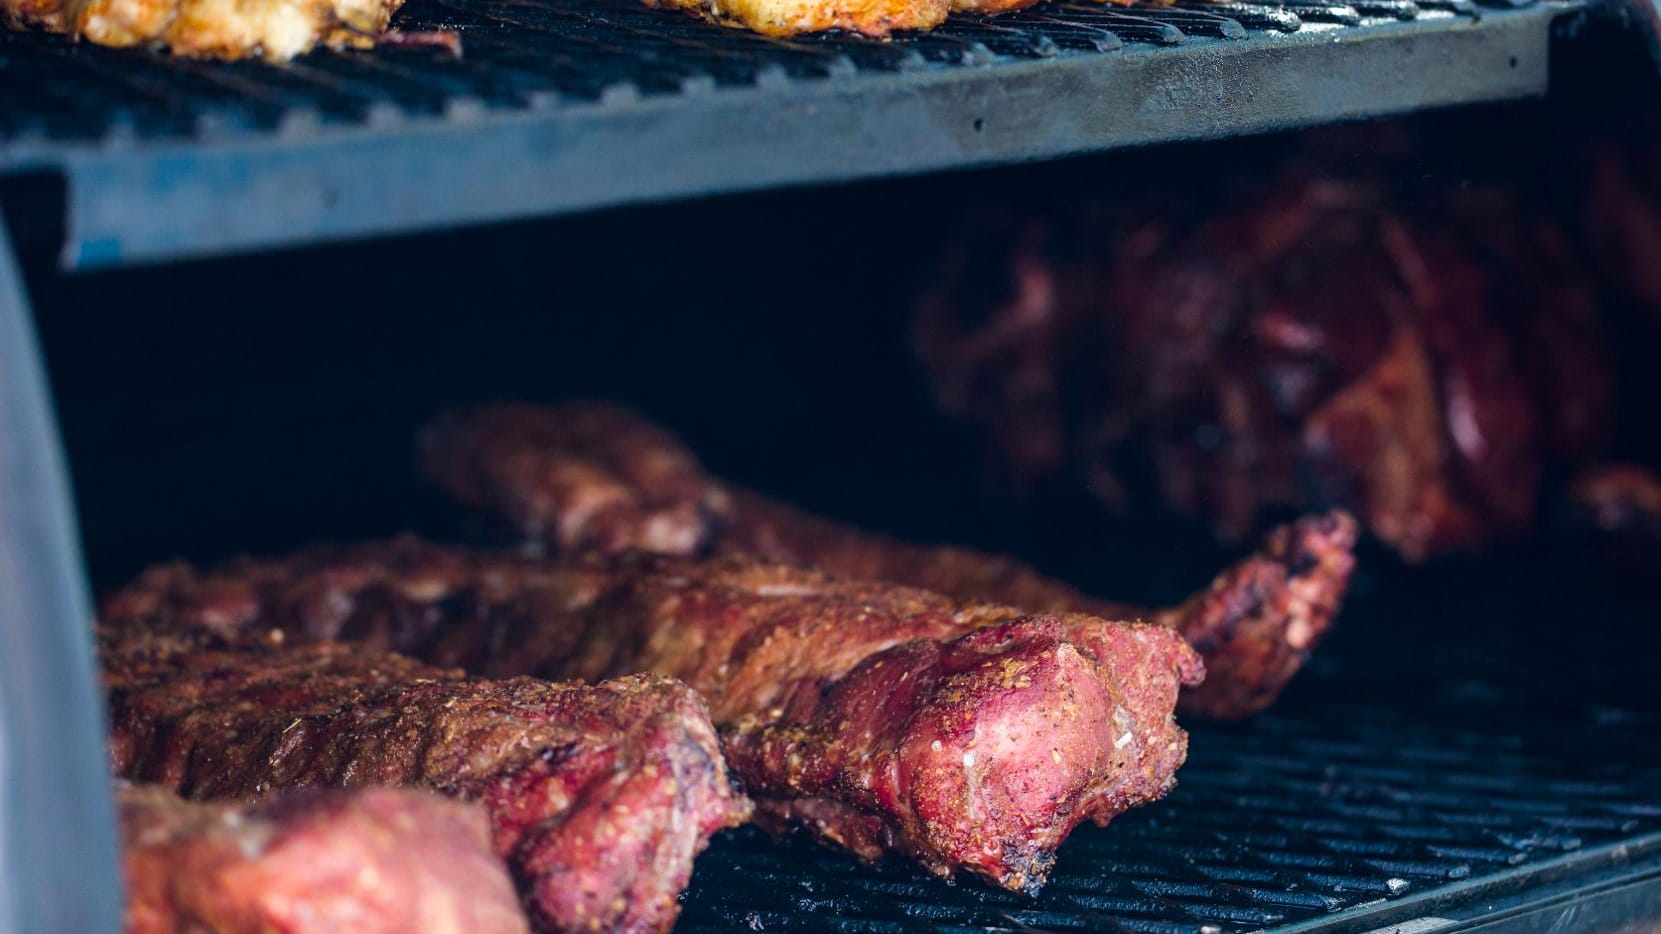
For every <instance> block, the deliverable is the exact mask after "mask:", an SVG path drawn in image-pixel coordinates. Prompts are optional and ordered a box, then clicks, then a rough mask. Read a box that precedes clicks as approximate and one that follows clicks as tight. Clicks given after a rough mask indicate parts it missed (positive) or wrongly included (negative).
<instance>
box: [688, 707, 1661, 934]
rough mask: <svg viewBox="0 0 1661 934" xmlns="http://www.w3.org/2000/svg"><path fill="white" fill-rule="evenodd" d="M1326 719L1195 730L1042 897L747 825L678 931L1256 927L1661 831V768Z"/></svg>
mask: <svg viewBox="0 0 1661 934" xmlns="http://www.w3.org/2000/svg"><path fill="white" fill-rule="evenodd" d="M1332 716H1333V715H1332V713H1331V712H1330V711H1327V712H1323V715H1322V716H1321V717H1319V718H1317V717H1310V718H1298V717H1291V716H1283V715H1272V716H1268V717H1264V718H1260V719H1259V720H1258V721H1256V722H1254V723H1252V724H1251V725H1249V726H1244V727H1237V728H1200V729H1195V730H1193V731H1192V733H1193V744H1192V752H1191V756H1190V759H1189V763H1188V765H1186V766H1185V767H1184V768H1183V770H1182V771H1181V773H1180V776H1179V777H1180V780H1181V784H1180V787H1179V788H1178V789H1177V790H1176V791H1175V792H1173V793H1172V794H1171V796H1170V797H1169V798H1167V799H1166V800H1165V801H1163V802H1161V803H1159V804H1157V805H1153V806H1151V807H1147V808H1143V809H1140V810H1137V811H1133V812H1131V813H1130V814H1127V815H1126V816H1124V817H1122V818H1120V819H1119V820H1118V821H1116V822H1115V823H1114V824H1113V826H1112V827H1110V828H1108V829H1106V830H1098V829H1096V828H1094V827H1087V828H1081V829H1080V830H1079V831H1078V832H1076V833H1075V834H1074V835H1073V837H1072V838H1070V839H1069V841H1068V843H1067V845H1066V846H1065V847H1064V848H1063V850H1062V851H1061V858H1060V861H1059V863H1058V865H1057V868H1056V872H1055V874H1054V876H1053V878H1052V881H1051V883H1050V885H1049V887H1048V888H1046V889H1045V890H1044V893H1043V894H1042V895H1041V896H1040V897H1039V898H1037V899H1036V900H1029V899H1026V898H1023V897H1021V896H1017V895H1012V894H1008V893H1004V892H1000V891H995V890H993V889H991V888H989V887H988V886H985V885H980V884H977V883H972V882H970V883H963V884H957V885H950V884H946V883H942V882H939V881H936V880H933V879H931V878H928V877H926V876H923V875H922V874H920V873H918V872H916V871H914V870H911V869H909V868H907V867H905V866H902V865H895V864H884V865H881V866H876V867H857V866H855V865H853V864H852V863H851V862H850V861H849V860H847V859H845V858H843V857H841V856H838V855H836V854H832V853H828V852H821V851H819V850H817V849H814V848H812V847H810V846H808V845H807V844H805V843H800V844H795V845H787V846H777V845H775V844H773V843H772V842H770V841H769V840H767V839H766V838H765V837H764V836H763V835H761V834H760V833H759V832H754V831H746V832H741V833H735V834H731V835H729V836H728V837H726V838H724V839H722V840H720V841H718V842H717V844H716V845H715V846H714V847H712V849H711V851H710V852H709V853H708V854H706V855H705V856H704V857H702V858H701V861H700V863H699V868H698V874H697V877H696V879H695V880H694V885H693V888H692V890H691V892H690V893H689V894H688V896H687V899H686V906H685V914H684V918H683V921H682V923H681V927H680V930H682V931H726V930H733V929H735V928H738V929H744V928H748V929H753V930H768V931H773V930H777V931H842V932H873V934H874V932H904V931H916V930H922V929H927V930H941V931H970V930H974V931H1033V930H1040V931H1079V930H1091V931H1110V932H1112V931H1127V932H1150V934H1164V932H1173V934H1174V932H1189V934H1195V932H1211V934H1220V932H1229V931H1252V930H1258V929H1261V928H1273V927H1277V926H1281V925H1288V924H1295V923H1298V922H1309V921H1312V920H1318V919H1322V918H1327V917H1329V916H1332V915H1334V914H1335V913H1338V912H1342V911H1344V910H1346V909H1362V910H1365V909H1366V908H1369V907H1375V906H1378V905H1379V904H1380V903H1381V902H1383V903H1386V904H1387V903H1388V902H1390V901H1394V900H1399V899H1401V898H1404V897H1409V896H1413V895H1422V894H1426V893H1430V892H1433V891H1435V890H1437V889H1440V888H1445V887H1448V886H1450V885H1451V884H1454V883H1461V882H1467V881H1470V882H1477V881H1481V880H1482V879H1484V878H1488V877H1496V876H1499V875H1500V874H1502V873H1506V872H1507V871H1510V870H1517V869H1526V868H1527V867H1530V866H1533V865H1538V864H1541V863H1543V862H1545V861H1547V860H1550V859H1552V858H1554V857H1562V856H1565V855H1567V854H1574V853H1577V852H1583V851H1587V850H1590V849H1591V848H1593V847H1597V846H1600V845H1604V844H1609V843H1615V842H1618V841H1631V840H1633V839H1635V838H1641V837H1643V836H1644V835H1646V834H1653V833H1656V832H1658V831H1661V767H1657V766H1655V765H1634V764H1630V763H1625V764H1623V763H1620V762H1617V761H1611V762H1607V763H1602V764H1598V763H1589V762H1586V761H1584V760H1583V759H1577V758H1574V757H1564V756H1562V755H1559V754H1554V753H1553V752H1551V751H1549V750H1548V749H1547V748H1546V747H1547V746H1549V745H1550V744H1549V742H1548V743H1546V744H1541V743H1535V742H1531V741H1530V740H1529V739H1528V738H1525V737H1524V736H1521V735H1518V734H1517V733H1515V732H1497V731H1496V732H1485V731H1473V730H1460V729H1451V728H1433V727H1424V726H1419V725H1414V724H1412V723H1410V722H1408V721H1406V720H1404V719H1403V718H1402V717H1401V715H1399V714H1397V713H1394V712H1392V711H1389V710H1386V709H1366V708H1358V709H1354V710H1349V711H1344V712H1343V716H1342V718H1341V719H1334V718H1332ZM1588 728H1589V727H1588V726H1587V725H1586V724H1581V725H1580V726H1579V727H1578V731H1579V732H1580V733H1582V734H1584V733H1585V731H1586V730H1587V729H1588ZM1593 729H1595V728H1593ZM1603 739H1606V740H1607V739H1610V737H1604V738H1603ZM1598 745H1599V746H1600V747H1601V748H1605V749H1607V750H1609V752H1610V753H1611V754H1612V755H1620V754H1621V753H1622V752H1623V747H1624V750H1625V751H1630V749H1631V748H1634V747H1630V746H1624V744H1622V743H1620V742H1599V743H1598ZM1368 926H1369V927H1370V925H1368Z"/></svg>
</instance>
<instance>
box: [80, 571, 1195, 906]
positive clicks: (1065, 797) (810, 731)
mask: <svg viewBox="0 0 1661 934" xmlns="http://www.w3.org/2000/svg"><path fill="white" fill-rule="evenodd" d="M103 614H104V618H105V619H108V620H117V619H169V620H173V621H175V625H178V624H186V625H187V626H196V627H199V628H202V629H207V630H213V631H220V632H226V631H257V632H264V633H267V634H268V637H269V638H275V639H277V640H278V641H280V642H286V643H289V644H292V643H294V642H298V641H306V640H319V639H324V640H326V639H337V638H338V639H343V640H358V641H360V642H362V643H364V644H365V645H366V646H367V647H373V648H377V649H381V648H389V649H395V650H398V651H403V652H409V653H411V654H415V655H418V656H420V657H423V658H426V659H429V660H431V661H433V662H434V663H436V664H443V665H459V666H462V667H465V668H467V669H468V670H471V671H474V672H477V673H480V674H482V675H485V676H488V677H512V676H517V675H524V674H532V675H537V676H541V677H550V678H573V677H574V678H584V679H595V678H602V677H613V676H617V675H620V674H623V673H626V672H634V671H649V672H655V673H657V674H660V675H667V676H671V677H677V678H680V679H681V680H683V681H685V682H686V683H687V684H689V685H691V686H692V687H693V688H694V689H696V690H698V691H699V692H700V693H701V694H702V695H703V696H704V697H705V698H706V699H707V701H708V703H709V705H710V712H711V717H712V719H713V720H714V722H715V724H716V727H717V729H718V730H719V731H720V734H721V739H722V744H723V747H724V749H725V751H726V754H727V757H728V761H729V763H730V764H731V767H732V769H733V772H734V773H735V774H736V775H737V776H738V777H739V778H740V779H742V780H743V782H744V784H745V788H746V790H747V791H748V792H749V794H750V795H751V797H753V798H754V799H755V800H756V805H757V815H756V816H757V819H758V821H759V822H760V823H762V824H763V825H764V826H766V827H768V828H769V829H771V830H773V831H775V832H783V831H785V830H787V829H792V828H794V829H800V830H804V831H806V832H807V833H809V834H811V835H813V836H814V837H816V838H818V839H819V840H821V841H823V842H826V843H829V844H833V845H838V846H841V847H845V848H846V849H848V850H851V851H853V852H854V853H856V854H858V855H859V856H861V857H863V858H866V859H876V858H878V857H880V856H882V855H884V854H889V853H894V854H902V855H906V856H909V857H911V858H912V859H914V860H916V861H917V862H918V863H920V864H921V865H923V866H924V867H926V868H928V869H929V870H931V871H933V872H935V873H936V874H939V875H941V876H946V877H951V876H954V875H957V874H959V873H963V872H967V873H972V874H975V875H979V876H981V877H983V878H985V879H988V880H990V881H992V882H994V883H996V884H998V885H1001V886H1004V887H1007V888H1010V889H1013V890H1019V891H1026V892H1036V891H1037V890H1038V889H1039V888H1040V887H1041V886H1042V884H1043V883H1044V881H1045V878H1046V876H1047V873H1048V871H1049V868H1050V866H1051V864H1052V863H1053V861H1054V854H1055V849H1056V848H1057V847H1058V846H1059V845H1060V844H1061V842H1062V840H1063V839H1065V837H1066V836H1067V835H1068V833H1070V832H1071V830H1072V829H1073V828H1074V827H1075V826H1077V825H1078V824H1079V823H1081V822H1083V821H1086V820H1091V821H1094V822H1096V823H1098V824H1106V823H1107V822H1108V821H1109V820H1110V819H1112V818H1113V817H1115V816H1117V815H1119V814H1121V813H1123V812H1124V811H1126V810H1128V809H1130V808H1132V807H1135V806H1137V805H1140V804H1144V803H1147V802H1150V801H1154V800H1157V799H1158V798H1160V797H1162V796H1163V795H1165V794H1166V793H1167V792H1168V791H1169V790H1170V789H1171V788H1172V787H1173V786H1174V784H1175V772H1176V770H1177V768H1178V767H1179V766H1180V765H1181V764H1182V762H1183V759H1184V758H1185V756H1186V754H1187V736H1186V734H1185V733H1184V732H1183V731H1182V730H1181V729H1180V728H1178V727H1177V725H1176V723H1175V721H1174V717H1173V711H1174V707H1175V703H1176V697H1177V692H1178V689H1179V687H1180V686H1181V685H1185V684H1194V683H1196V682H1197V681H1198V680H1199V679H1200V677H1201V676H1202V674H1203V668H1202V665H1201V663H1200V660H1199V657H1198V656H1197V655H1196V654H1195V653H1194V652H1193V650H1192V649H1190V648H1189V647H1188V645H1187V644H1186V643H1185V642H1184V641H1183V640H1182V639H1181V638H1180V637H1179V636H1177V635H1176V634H1175V633H1174V632H1173V631H1171V630H1170V629H1168V628H1166V627H1162V626H1157V625H1149V624H1135V623H1116V622H1108V621H1105V620H1101V619H1097V618H1095V617H1090V616H1084V615H1079V614H1037V615H1027V614H1023V613H1022V612H1021V611H1018V610H1014V609H1010V608H1007V607H1000V606H996V605H991V604H975V603H965V602H960V601H956V600H953V599H950V598H947V597H943V596H940V595H938V594H934V593H931V592H928V591H923V590H917V589H912V588H908V587H902V586H898V585H893V584H881V583H869V582H858V581H847V580H842V579H837V578H832V577H829V576H827V575H825V574H823V573H820V572H817V571H810V570H803V569H799V568H793V567H787V566H782V565H768V564H762V563H759V562H757V561H755V560H754V559H751V558H746V557H738V556H729V557H723V558H716V559H697V560H693V559H676V558H664V557H654V556H643V555H628V556H621V557H616V558H601V557H598V556H588V557H586V558H578V559H563V560H561V559H535V558H527V557H518V556H508V555H501V554H483V553H476V552H468V551H462V550H457V549H451V548H444V547H440V546H435V545H430V544H427V543H424V542H421V541H418V540H415V539H410V538H404V539H398V540H394V541H391V542H383V543H376V544H369V545H361V546H357V547H349V548H336V549H319V550H314V551H311V552H305V553H302V554H300V555H297V556H293V557H289V558H283V559H276V560H265V561H250V560H243V561H240V562H233V563H232V564H230V565H228V566H226V567H224V568H221V569H219V570H217V571H211V572H200V571H196V570H193V569H191V568H189V567H186V566H183V565H171V566H163V567H159V568H155V569H152V570H151V571H149V572H147V573H146V574H144V575H143V576H141V577H140V578H139V579H138V580H137V581H136V582H134V583H133V584H132V585H131V586H129V587H128V588H127V589H125V590H124V591H121V592H119V593H117V594H114V595H112V596H111V597H110V598H109V599H108V600H106V602H105V605H104V610H103ZM164 696H165V695H164ZM250 752H251V753H254V756H253V757H254V758H255V759H256V760H257V759H258V758H259V757H260V756H261V755H263V754H264V751H263V749H260V750H250ZM233 761H236V760H235V759H234V758H233Z"/></svg>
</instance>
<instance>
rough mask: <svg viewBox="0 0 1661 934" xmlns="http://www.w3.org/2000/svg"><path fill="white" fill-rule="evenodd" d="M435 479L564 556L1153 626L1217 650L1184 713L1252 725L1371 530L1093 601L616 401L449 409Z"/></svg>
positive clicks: (1305, 531) (1322, 529) (1283, 535)
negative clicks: (830, 512)
mask: <svg viewBox="0 0 1661 934" xmlns="http://www.w3.org/2000/svg"><path fill="white" fill-rule="evenodd" d="M420 446H421V453H422V465H423V469H424V470H425V472H426V473H427V475H428V476H429V477H430V478H431V479H432V480H433V481H434V482H435V483H436V484H437V485H438V486H439V487H441V488H442V489H444V490H445V491H446V492H447V493H449V494H450V495H451V496H453V497H454V498H455V499H456V500H457V501H459V502H460V503H462V504H463V505H464V506H467V507H470V508H473V509H476V510H479V511H482V512H484V513H486V514H488V515H490V516H492V517H494V518H496V519H499V520H505V521H506V522H507V523H509V524H511V526H512V527H513V528H514V529H515V530H516V531H517V533H518V534H520V535H522V536H523V537H524V538H525V539H526V540H528V541H531V542H534V543H538V544H540V545H542V546H545V547H546V548H548V549H549V550H551V551H553V552H555V553H559V554H581V553H585V552H591V551H592V552H599V553H602V554H615V553H619V552H623V551H630V550H638V551H644V552H649V553H655V554H668V555H681V556H701V555H732V554H747V555H754V556H756V557H758V558H761V559H763V560H766V561H769V562H773V563H778V564H788V565H793V566H797V567H811V568H817V569H819V570H823V571H826V572H828V573H831V574H835V575H837V576H839V577H846V578H853V579H861V580H883V581H892V582H894V583H899V584H905V585H908V586H912V587H920V588H924V589H927V590H933V591H936V592H939V593H942V594H946V595H948V596H951V597H955V598H957V599H960V600H965V601H986V602H992V603H999V604H1004V605H1008V606H1014V607H1019V608H1021V609H1023V610H1027V611H1030V612H1046V613H1052V612H1054V613H1066V612H1074V613H1085V614H1089V615H1091V616H1098V617H1102V618H1104V619H1144V620H1148V621H1151V622H1155V623H1158V624H1160V625H1163V626H1168V627H1171V628H1173V629H1175V630H1177V631H1178V632H1180V633H1181V634H1182V635H1183V637H1184V638H1186V639H1187V640H1188V641H1189V643H1190V644H1191V645H1193V646H1194V648H1195V649H1197V650H1198V651H1199V653H1200V655H1201V656H1202V657H1203V658H1204V659H1205V667H1206V672H1207V677H1206V680H1205V683H1204V684H1203V685H1201V686H1199V687H1197V688H1194V689H1192V690H1190V691H1188V692H1186V693H1185V694H1184V695H1183V698H1182V707H1181V709H1182V712H1183V713H1184V714H1185V715H1191V716H1197V717H1202V718H1209V719H1238V718H1241V717H1245V716H1249V715H1251V714H1254V713H1257V712H1258V711H1260V710H1262V709H1263V708H1265V707H1267V706H1269V705H1270V704H1271V703H1273V702H1274V701H1275V699H1276V698H1277V697H1279V696H1280V694H1281V692H1282V690H1284V688H1285V687H1286V684H1287V682H1288V681H1290V680H1291V678H1292V676H1293V675H1294V674H1296V673H1297V671H1298V670H1299V669H1300V668H1301V667H1303V664H1304V662H1305V661H1306V660H1307V659H1308V657H1309V653H1310V652H1311V651H1313V650H1314V648H1315V646H1316V645H1317V644H1318V643H1319V642H1320V640H1321V638H1322V637H1323V636H1324V635H1325V634H1326V632H1327V630H1328V628H1330V626H1331V625H1332V621H1333V618H1334V617H1335V616H1336V614H1337V612H1338V610H1339V607H1340V604H1341V603H1342V600H1343V595H1344V591H1345V589H1346V588H1347V587H1348V584H1349V577H1350V573H1351V571H1352V570H1353V568H1354V563H1355V562H1354V556H1353V549H1354V547H1355V540H1356V525H1355V522H1354V520H1352V519H1351V518H1350V517H1349V516H1348V515H1346V514H1344V513H1337V512H1334V513H1326V514H1320V515H1314V516H1309V517H1305V518H1303V519H1300V520H1298V521H1296V522H1293V523H1291V524H1290V525H1286V526H1282V527H1280V528H1278V529H1275V530H1273V531H1272V532H1271V533H1270V534H1269V535H1268V537H1267V539H1266V541H1265V543H1264V546H1263V547H1262V548H1261V549H1260V550H1259V551H1258V552H1257V553H1255V554H1253V555H1251V556H1249V557H1247V558H1246V559H1244V560H1242V561H1240V562H1239V563H1237V564H1235V565H1234V566H1233V567H1230V568H1228V569H1226V570H1225V571H1223V572H1222V573H1221V574H1220V575H1218V576H1217V578H1216V579H1215V580H1214V581H1213V582H1212V584H1211V586H1210V587H1208V588H1206V589H1205V590H1202V591H1200V592H1199V593H1197V594H1195V595H1194V596H1192V597H1190V598H1189V599H1188V600H1186V601H1184V602H1182V603H1181V604H1179V605H1177V606H1175V607H1165V608H1148V607H1137V606H1130V605H1126V604H1122V603H1116V602H1112V601H1108V600H1102V599H1099V598H1096V597H1093V596H1089V595H1086V594H1084V593H1082V592H1080V591H1079V590H1077V589H1075V588H1073V587H1071V586H1069V585H1067V584H1065V583H1063V582H1061V581H1058V580H1056V579H1054V578H1051V577H1046V576H1045V575H1043V574H1040V573H1039V572H1038V571H1037V570H1036V569H1034V568H1033V567H1031V566H1030V565H1027V564H1025V563H1023V562H1020V561H1017V560H1015V559H1013V558H1009V557H1005V556H1000V555H992V554H986V553H984V552H977V551H971V550H969V549H964V548H952V547H942V546H925V545H915V544H910V543H906V542H901V541H896V540H894V539H891V538H888V537H886V536H883V535H878V534H875V533H871V532H866V531H863V530H860V529H856V528H852V527H850V526H847V525H843V524H841V523H838V522H835V521H832V520H829V519H825V518H822V517H819V516H814V515H810V514H808V513H806V512H803V511H801V510H798V509H795V508H793V507H791V506H789V505H786V504H784V503H780V502H778V501H776V500H773V499H770V498H768V497H766V496H763V495H761V494H759V493H754V492H751V491H747V490H742V489H735V488H732V487H729V486H727V485H725V484H723V483H721V482H720V481H718V480H715V479H713V478H711V477H709V476H708V475H706V474H705V472H704V470H703V467H702V466H701V465H700V464H699V462H698V460H697V458H696V457H695V456H694V455H693V454H692V452H691V451H689V450H688V449H687V448H686V446H685V445H684V444H682V443H681V441H680V439H679V438H677V437H675V436H674V435H673V434H672V433H670V432H669V431H667V430H666V429H664V428H662V427H660V426H658V425H655V424H653V423H652V422H650V421H648V420H646V419H645V418H642V417H641V416H639V415H638V414H636V413H634V412H631V411H629V410H628V409H624V408H621V407H618V406H614V405H608V404H603V403H576V404H569V405H555V406H532V405H518V404H499V405H489V406H482V407H479V408H475V409H470V410H464V411H457V412H452V413H449V414H447V415H444V416H441V417H440V418H439V419H437V420H436V421H435V422H434V423H433V424H432V425H430V426H429V427H428V428H427V429H426V430H425V431H423V432H422V437H421V445H420Z"/></svg>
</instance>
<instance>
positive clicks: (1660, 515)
mask: <svg viewBox="0 0 1661 934" xmlns="http://www.w3.org/2000/svg"><path fill="white" fill-rule="evenodd" d="M1565 499H1566V505H1567V507H1568V508H1567V510H1566V513H1567V515H1566V518H1567V519H1568V524H1569V531H1570V533H1571V534H1572V535H1574V537H1575V544H1576V545H1579V546H1582V547H1585V548H1587V549H1588V550H1590V551H1592V552H1594V553H1596V554H1597V555H1598V556H1599V557H1601V558H1602V559H1603V560H1605V561H1608V562H1610V563H1612V564H1614V565H1616V566H1617V567H1621V568H1624V569H1626V570H1628V571H1632V572H1636V574H1637V575H1639V576H1640V578H1641V579H1644V580H1648V581H1651V582H1655V581H1661V474H1657V473H1656V472H1655V471H1654V470H1651V469H1650V468H1648V467H1641V466H1639V465H1637V464H1626V463H1610V464H1599V465H1597V466H1595V467H1591V468H1588V469H1586V470H1585V471H1582V472H1581V473H1580V474H1579V475H1578V476H1577V477H1575V479H1574V482H1573V483H1571V484H1570V485H1569V489H1568V494H1567V496H1566V497H1565Z"/></svg>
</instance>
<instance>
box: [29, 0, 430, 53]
mask: <svg viewBox="0 0 1661 934" xmlns="http://www.w3.org/2000/svg"><path fill="white" fill-rule="evenodd" d="M402 5H403V0H0V23H3V24H4V25H6V26H8V27H10V28H14V29H27V28H32V29H43V30H46V31H49V32H58V33H67V34H69V35H73V36H75V37H77V38H82V39H86V40H88V41H90V42H93V43H96V44H98V45H107V46H114V47H127V46H139V45H144V46H155V47H158V48H165V49H167V50H168V51H169V52H172V53H173V54H175V55H180V56H184V57H190V58H219V59H239V58H250V57H260V58H266V59H270V60H273V61H281V60H286V59H289V58H293V57H294V56H296V55H299V54H301V53H304V52H307V51H309V50H311V49H312V48H314V47H316V46H319V45H322V46H327V47H331V48H368V47H370V46H372V45H374V43H375V37H376V36H378V35H380V34H382V33H384V32H385V31H386V29H387V27H388V26H389V25H390V24H391V21H392V14H393V13H395V12H396V11H397V10H398V8H399V7H400V6H402Z"/></svg>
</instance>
